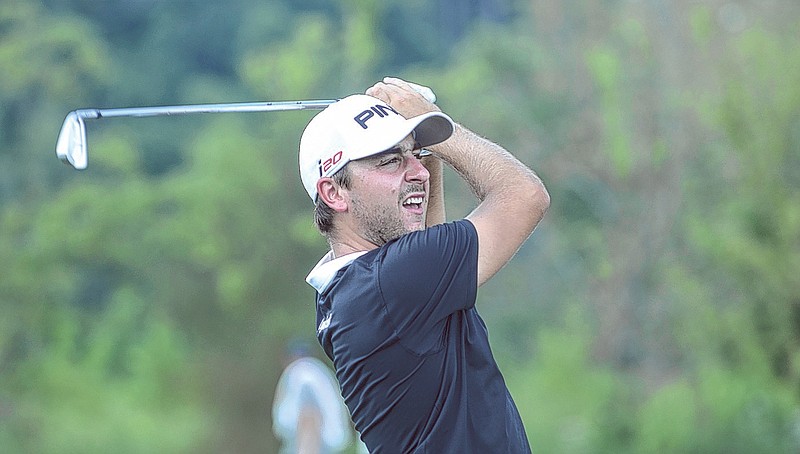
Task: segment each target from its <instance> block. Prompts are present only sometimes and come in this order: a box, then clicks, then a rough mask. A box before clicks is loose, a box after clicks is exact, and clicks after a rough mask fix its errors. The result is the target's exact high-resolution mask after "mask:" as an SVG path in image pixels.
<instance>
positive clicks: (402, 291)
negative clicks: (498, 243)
mask: <svg viewBox="0 0 800 454" xmlns="http://www.w3.org/2000/svg"><path fill="white" fill-rule="evenodd" d="M379 258H380V266H379V273H378V283H379V287H380V292H381V295H382V297H383V300H384V304H385V305H386V312H387V315H388V316H389V319H390V320H391V321H392V322H393V323H394V324H395V329H396V331H397V334H398V335H399V336H400V337H401V339H409V338H413V339H418V340H422V338H423V337H425V338H429V337H430V335H431V333H433V334H434V335H435V332H436V330H437V328H438V329H442V328H444V326H443V323H445V321H446V319H447V318H448V317H449V316H451V315H452V314H454V313H456V312H458V311H462V310H466V309H470V308H472V307H473V306H474V305H475V298H476V296H477V290H478V234H477V231H476V230H475V227H474V226H473V225H472V223H471V222H470V221H468V220H461V221H456V222H452V223H447V224H440V225H437V226H434V227H431V228H428V229H425V230H423V231H419V232H413V233H410V234H408V235H404V236H402V237H400V238H399V239H397V240H396V241H394V242H392V243H389V244H387V247H386V248H385V251H384V253H383V254H382V256H381V257H379ZM429 340H430V339H429ZM417 347H419V345H417Z"/></svg>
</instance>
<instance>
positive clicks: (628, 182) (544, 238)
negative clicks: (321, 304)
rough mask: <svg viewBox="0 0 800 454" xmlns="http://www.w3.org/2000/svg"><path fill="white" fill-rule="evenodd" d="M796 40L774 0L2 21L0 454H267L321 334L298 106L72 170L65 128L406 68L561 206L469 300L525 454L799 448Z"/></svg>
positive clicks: (575, 0) (359, 2) (356, 81)
mask: <svg viewBox="0 0 800 454" xmlns="http://www.w3.org/2000/svg"><path fill="white" fill-rule="evenodd" d="M799 27H800V3H797V2H791V1H783V2H782V1H777V0H739V1H727V0H702V1H697V0H691V1H689V0H676V1H672V2H667V1H664V0H603V1H601V0H565V1H560V2H552V1H546V0H530V1H514V0H505V1H504V0H472V1H468V2H464V1H456V0H438V1H422V0H404V1H395V0H390V1H380V0H339V1H334V2H331V1H322V0H304V1H291V0H270V1H263V0H235V1H230V2H206V1H202V0H171V1H170V0H106V1H91V0H30V1H25V0H4V1H2V2H0V257H4V263H5V266H4V267H3V268H2V271H0V447H2V448H0V450H2V452H4V453H28V452H31V453H61V454H67V453H107V452H115V453H143V452H148V453H152V452H164V453H222V452H225V453H256V452H267V453H271V452H276V450H277V442H276V440H275V439H274V438H273V436H272V434H271V430H270V427H271V421H270V410H269V409H270V406H271V403H272V395H273V391H274V387H275V384H276V382H277V378H278V375H279V373H280V371H281V368H282V355H283V351H284V350H283V349H284V345H285V344H286V342H287V341H288V340H289V339H292V338H295V337H303V338H308V339H313V337H314V310H313V290H312V289H311V287H309V286H307V285H306V284H305V283H304V281H303V279H304V277H305V275H306V273H307V272H308V270H309V269H310V268H311V267H312V266H313V265H314V263H316V260H317V259H318V258H319V257H320V256H321V255H322V254H323V253H324V252H325V250H326V245H325V242H324V241H323V239H322V237H321V236H319V235H318V234H317V233H316V231H315V229H314V227H313V224H312V221H311V210H312V207H311V204H310V202H309V201H308V200H307V197H306V195H305V193H304V192H303V189H302V185H301V184H300V181H299V178H298V172H297V168H296V152H297V145H298V140H299V136H300V133H301V131H302V128H303V126H304V125H305V123H306V122H307V121H308V120H309V118H310V117H311V115H312V113H308V112H295V113H288V112H287V113H277V114H276V113H264V114H240V115H231V114H220V115H217V116H214V115H210V116H193V117H175V118H157V119H114V120H106V121H100V122H91V121H90V122H88V127H89V131H88V135H89V168H88V169H87V170H85V171H82V172H78V171H74V170H72V169H71V168H68V167H66V166H64V165H62V164H61V163H59V162H58V160H57V159H56V157H55V153H54V146H55V141H56V136H57V134H58V131H59V129H60V126H61V122H62V120H63V118H64V116H65V115H66V113H67V112H68V111H70V110H73V109H76V108H79V107H123V106H137V105H166V104H182V103H187V104H197V103H211V102H237V101H242V102H244V101H258V100H289V99H316V98H323V99H329V98H336V97H342V96H345V95H347V94H350V93H355V92H361V91H363V90H364V89H365V88H366V87H368V86H369V85H371V84H372V83H374V82H375V81H377V80H379V79H380V78H381V77H383V76H385V75H394V76H399V77H403V78H406V79H409V80H412V81H416V82H419V83H422V84H424V85H429V86H431V87H433V88H434V90H435V91H436V92H437V94H438V97H439V105H440V106H441V107H442V108H443V109H444V110H445V111H446V112H448V113H450V114H451V115H452V116H453V118H455V119H456V120H457V121H459V122H461V123H462V124H465V125H466V126H467V127H470V128H472V129H474V130H476V131H477V132H479V133H480V134H483V135H485V136H487V137H489V138H491V139H493V140H495V141H496V142H498V143H500V144H502V145H504V146H505V147H506V148H508V149H509V150H511V151H512V152H513V153H515V154H516V155H517V156H518V157H520V159H522V160H523V161H524V162H526V163H527V164H529V165H530V166H531V167H532V168H534V169H535V170H536V171H537V172H538V173H539V174H540V175H541V177H542V179H543V180H544V181H545V183H546V185H547V187H548V188H549V190H550V193H551V195H552V201H553V203H552V207H551V209H550V212H549V213H548V215H547V217H546V218H545V221H544V222H543V224H542V225H541V226H540V227H539V228H538V230H537V232H536V233H535V234H534V236H533V237H532V238H531V239H530V240H529V241H528V243H527V244H526V245H525V246H524V247H523V248H522V250H521V251H520V252H519V254H518V255H517V257H516V258H515V259H514V260H513V261H512V263H511V264H509V265H508V266H507V267H506V268H505V269H504V271H503V272H501V273H500V274H499V275H498V276H497V277H496V278H495V279H494V280H493V281H492V282H490V283H489V284H487V285H486V286H484V287H483V288H482V289H481V291H480V294H479V307H480V311H481V313H482V314H483V316H484V318H485V319H486V321H487V324H488V325H489V329H490V334H491V341H492V344H493V346H494V350H495V354H496V356H497V358H498V361H499V362H500V364H501V368H502V370H503V372H504V374H505V376H506V378H507V381H508V383H509V386H510V388H511V391H512V394H513V395H514V396H515V398H516V400H517V404H518V406H519V408H520V411H521V413H522V415H523V418H524V420H525V424H526V428H527V430H528V433H529V437H530V439H531V442H532V444H533V447H534V449H535V450H536V451H538V452H553V453H592V452H614V453H651V452H659V453H664V452H675V453H778V452H784V453H790V452H792V453H793V452H798V451H799V450H800V34H798V32H797V31H798V30H799V29H800V28H799ZM447 178H448V183H447V184H448V187H449V192H448V205H449V208H448V214H449V216H450V217H451V218H454V219H455V218H458V217H461V216H463V215H465V214H466V213H467V212H469V210H470V209H471V208H472V207H473V206H474V201H473V200H472V199H471V197H470V196H469V194H468V191H466V190H465V189H464V186H463V184H461V183H460V182H459V181H458V179H457V178H456V176H455V174H454V173H452V172H451V173H449V174H448V175H447ZM318 353H320V352H319V351H318ZM320 356H321V355H320Z"/></svg>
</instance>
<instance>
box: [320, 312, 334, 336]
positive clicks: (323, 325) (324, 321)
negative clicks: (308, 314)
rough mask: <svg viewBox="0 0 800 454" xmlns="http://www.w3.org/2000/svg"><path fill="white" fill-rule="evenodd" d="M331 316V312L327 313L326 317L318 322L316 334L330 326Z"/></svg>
mask: <svg viewBox="0 0 800 454" xmlns="http://www.w3.org/2000/svg"><path fill="white" fill-rule="evenodd" d="M332 316H333V312H328V315H326V316H325V318H323V319H322V321H321V322H319V326H318V327H317V334H319V333H321V332H322V331H323V330H325V329H327V328H328V327H329V326H331V317H332Z"/></svg>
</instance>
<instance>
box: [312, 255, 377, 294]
mask: <svg viewBox="0 0 800 454" xmlns="http://www.w3.org/2000/svg"><path fill="white" fill-rule="evenodd" d="M366 253H367V251H359V252H353V253H350V254H347V255H343V256H341V257H336V258H334V255H333V251H328V253H327V254H325V256H324V257H322V258H321V259H320V260H319V262H317V264H316V266H314V269H312V270H311V272H310V273H308V276H306V282H308V284H309V285H311V286H312V287H314V288H315V289H316V290H317V293H322V292H324V291H325V290H326V289H327V288H328V286H330V285H331V283H332V282H333V278H334V277H336V273H337V272H339V270H340V269H342V268H344V267H345V266H347V265H349V264H351V263H353V260H355V259H357V258H359V257H361V256H362V255H364V254H366Z"/></svg>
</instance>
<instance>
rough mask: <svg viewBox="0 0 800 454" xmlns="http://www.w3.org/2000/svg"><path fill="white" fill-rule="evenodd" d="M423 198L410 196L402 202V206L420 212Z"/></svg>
mask: <svg viewBox="0 0 800 454" xmlns="http://www.w3.org/2000/svg"><path fill="white" fill-rule="evenodd" d="M424 201H425V198H424V197H423V196H421V195H418V196H411V197H409V198H407V199H405V200H404V201H403V206H404V207H406V208H410V209H412V210H421V209H422V203H423V202H424Z"/></svg>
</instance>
